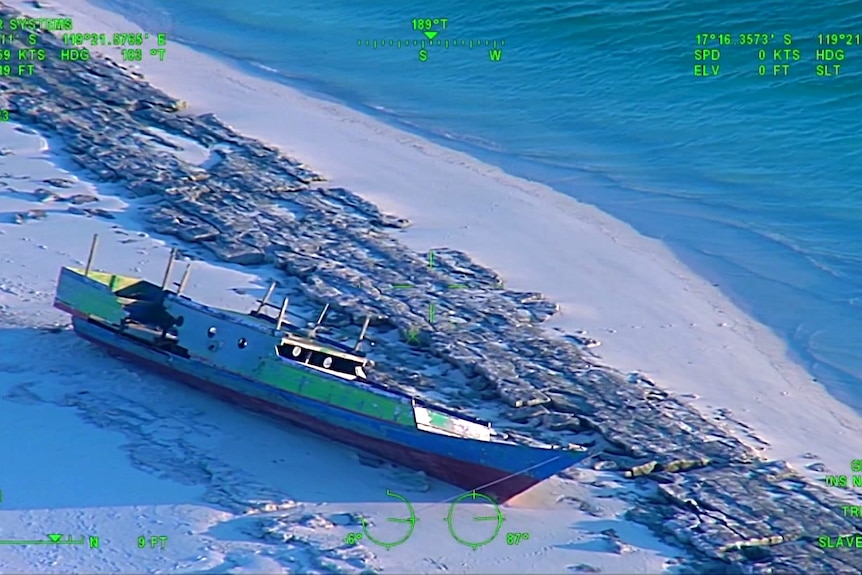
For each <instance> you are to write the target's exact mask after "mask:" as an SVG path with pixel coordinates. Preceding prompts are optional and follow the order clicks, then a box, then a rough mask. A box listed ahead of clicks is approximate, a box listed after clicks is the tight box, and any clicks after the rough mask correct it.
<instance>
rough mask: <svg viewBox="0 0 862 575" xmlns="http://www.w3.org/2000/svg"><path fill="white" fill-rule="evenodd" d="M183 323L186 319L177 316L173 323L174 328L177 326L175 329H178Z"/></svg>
mask: <svg viewBox="0 0 862 575" xmlns="http://www.w3.org/2000/svg"><path fill="white" fill-rule="evenodd" d="M184 323H186V318H184V317H183V316H179V317H178V318H177V319H176V321H174V325H175V326H177V327H180V326H181V325H183V324H184Z"/></svg>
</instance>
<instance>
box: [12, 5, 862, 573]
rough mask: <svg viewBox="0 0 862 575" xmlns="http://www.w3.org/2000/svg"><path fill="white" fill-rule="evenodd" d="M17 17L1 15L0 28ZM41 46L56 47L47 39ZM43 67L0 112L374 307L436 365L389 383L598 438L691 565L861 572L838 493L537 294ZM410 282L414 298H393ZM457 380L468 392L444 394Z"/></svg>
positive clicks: (123, 99) (331, 289) (390, 370)
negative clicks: (624, 361)
mask: <svg viewBox="0 0 862 575" xmlns="http://www.w3.org/2000/svg"><path fill="white" fill-rule="evenodd" d="M0 6H2V5H0ZM14 16H16V14H15V13H14V12H12V11H10V10H9V9H7V8H2V7H0V17H14ZM43 42H44V43H45V44H49V45H52V46H54V47H56V49H58V50H59V49H60V48H61V46H60V45H59V42H57V41H56V40H55V39H54V38H53V37H48V35H47V34H43ZM21 47H23V46H21ZM13 48H17V46H14V47H13ZM39 67H40V70H39V74H38V75H36V76H31V77H17V76H6V77H2V78H0V87H2V88H3V95H2V96H0V107H8V108H9V109H10V110H11V111H12V112H13V115H14V117H15V118H19V119H21V120H22V121H24V122H27V123H29V124H31V125H33V126H35V127H36V128H38V129H40V130H45V131H49V132H53V133H55V134H57V135H59V136H60V137H61V138H62V140H63V142H64V143H65V145H66V146H67V148H68V150H69V151H70V152H71V155H72V158H73V159H74V160H75V161H76V162H77V163H78V164H80V165H81V166H82V167H84V168H86V169H87V170H89V171H90V172H92V173H93V174H95V175H96V176H97V177H98V178H100V179H102V180H104V181H112V182H118V183H121V184H122V185H123V186H124V187H126V188H128V189H129V191H130V193H131V194H133V195H135V196H151V197H152V200H153V201H152V202H151V203H150V207H149V208H147V211H146V217H147V219H148V221H149V223H150V225H151V226H152V227H153V229H154V230H156V231H158V232H160V233H165V234H172V235H174V236H176V237H178V238H181V239H182V240H184V241H186V242H191V243H196V244H199V245H201V246H204V247H206V248H207V249H209V250H211V251H212V253H214V254H215V255H216V256H217V257H219V258H220V259H222V260H223V261H226V262H231V263H237V264H245V265H252V264H260V263H265V262H269V263H271V264H273V265H274V266H276V267H278V268H280V269H282V270H284V271H285V272H287V273H288V274H290V275H291V276H293V277H294V278H298V279H299V280H301V284H300V285H301V289H302V290H303V291H304V293H305V294H306V295H307V296H309V297H311V298H312V299H315V300H317V301H321V302H322V301H328V302H331V303H333V304H337V311H339V312H340V313H341V315H342V316H345V317H349V318H351V319H352V321H354V322H356V323H358V322H359V321H361V318H362V317H363V316H364V315H366V314H367V313H369V312H372V313H374V314H377V315H378V316H380V317H385V318H386V319H385V320H378V321H376V322H375V324H374V327H373V328H372V330H371V332H370V339H372V340H378V341H382V340H385V339H386V338H387V336H388V333H387V332H391V331H393V328H395V329H397V330H398V331H399V332H400V334H401V339H402V341H401V342H400V343H398V342H390V343H388V344H387V346H386V350H385V353H387V354H391V355H392V356H393V357H398V356H402V355H403V356H405V357H406V356H407V355H408V354H412V355H414V356H415V355H416V354H421V357H422V358H423V361H424V364H425V365H426V366H428V369H427V370H424V371H416V372H413V373H404V371H403V369H402V368H401V367H399V366H400V365H402V364H403V362H401V361H383V362H379V363H378V367H377V368H376V369H375V371H374V373H375V376H376V377H378V378H379V379H381V380H383V381H385V382H387V383H390V384H393V385H402V386H403V384H404V383H405V382H406V383H408V384H409V385H410V386H412V387H413V388H416V389H419V390H425V391H426V392H427V393H429V394H430V395H432V396H433V395H435V394H436V395H437V396H438V397H439V396H444V395H445V398H446V400H447V401H448V402H449V403H450V404H453V405H456V406H464V407H470V406H474V407H475V406H477V405H479V404H480V403H481V405H482V406H483V407H484V408H487V407H488V405H490V403H489V402H488V401H484V402H483V401H482V400H489V399H491V398H498V399H500V400H501V401H500V402H499V405H500V406H501V407H500V411H501V416H503V415H505V416H506V417H508V418H509V419H510V420H512V421H513V423H512V425H511V427H512V428H513V429H520V430H521V431H520V433H515V432H513V433H512V435H513V437H515V438H516V439H521V440H523V441H530V440H534V439H535V438H544V439H556V440H560V439H572V438H583V437H585V436H586V437H590V436H593V437H594V439H593V440H592V441H593V443H596V442H597V441H598V439H597V438H596V436H598V435H600V436H601V441H603V442H604V443H603V447H604V449H603V451H602V453H601V455H600V460H599V461H598V462H597V463H596V465H597V466H600V467H603V468H616V469H619V470H621V471H626V472H627V475H628V476H629V477H632V478H634V479H633V480H634V481H639V482H645V483H647V484H648V485H652V486H654V488H655V489H654V490H655V493H656V496H655V498H654V499H652V500H649V501H648V504H647V505H640V506H638V508H637V509H636V510H635V511H633V512H632V513H631V516H632V518H633V519H635V520H638V521H640V522H642V523H644V524H646V525H648V526H650V527H651V528H652V529H653V530H654V531H656V532H657V533H659V534H660V535H662V536H663V537H665V538H667V539H670V540H672V541H675V542H676V543H677V544H679V545H682V546H685V547H686V548H687V549H689V550H691V551H692V552H693V554H694V556H695V557H696V560H695V561H694V562H693V563H690V564H689V565H688V567H690V568H691V569H693V570H695V571H699V572H704V571H708V572H715V571H717V570H721V571H725V570H729V569H731V568H732V569H734V570H736V571H737V572H752V573H754V572H767V571H768V570H769V569H773V570H777V571H780V572H793V573H796V572H798V573H809V572H823V571H829V572H840V573H851V572H854V573H855V572H859V571H858V567H854V565H855V564H858V561H856V563H854V560H853V559H852V557H851V553H852V552H848V551H847V549H846V548H845V549H834V550H829V551H828V552H827V551H821V550H820V549H819V548H818V547H817V546H816V543H813V542H812V541H811V538H816V537H817V536H819V535H838V534H847V533H851V532H854V531H856V532H858V531H859V530H860V528H862V522H860V521H859V520H858V519H855V518H854V519H852V520H851V519H848V518H844V517H842V516H840V515H839V513H840V503H839V502H838V501H837V500H835V499H834V498H832V497H831V496H830V494H828V493H827V492H826V491H825V490H824V489H822V488H819V487H818V486H816V485H814V484H813V483H811V482H810V481H808V480H807V479H804V478H802V477H801V476H799V475H797V474H796V473H795V472H793V471H791V470H789V469H787V468H786V466H784V464H783V463H776V462H765V461H763V460H762V459H761V458H759V457H758V456H757V455H756V454H755V453H754V452H753V451H752V450H751V449H750V448H748V447H746V446H745V445H743V444H742V443H740V442H739V441H738V440H736V439H735V438H734V437H732V436H731V435H730V433H729V432H727V431H726V430H725V429H724V428H722V427H720V426H718V425H716V424H714V423H712V422H711V421H709V420H707V419H705V418H704V417H703V416H702V415H701V414H700V413H699V412H697V411H696V410H694V409H693V408H692V407H691V406H689V405H687V404H685V403H682V402H681V401H679V400H677V399H675V398H673V397H671V396H669V395H668V394H667V393H666V392H664V391H662V390H661V389H659V388H658V387H657V386H656V385H655V384H653V383H652V382H650V381H648V380H646V379H644V378H642V377H633V378H626V377H625V376H624V375H622V374H620V373H618V372H616V371H614V370H612V369H609V368H606V367H602V366H599V365H596V364H595V362H593V361H591V359H590V356H589V355H588V354H586V353H585V352H584V350H583V349H582V347H584V346H586V345H590V344H595V343H597V342H595V341H594V340H589V338H584V337H583V334H581V335H579V337H580V338H581V339H580V340H576V342H581V343H582V344H583V345H578V344H573V343H572V342H571V341H567V340H566V339H564V338H557V337H553V336H551V335H549V334H548V333H547V332H546V331H545V330H543V329H542V328H541V326H540V323H541V322H542V321H543V320H545V319H547V318H548V317H549V316H550V315H551V314H553V313H554V311H555V310H556V306H554V305H553V304H552V303H550V302H548V301H546V300H545V299H544V298H543V297H542V296H541V294H537V293H523V292H515V291H512V290H508V289H505V288H504V287H503V286H502V284H501V282H500V278H499V277H498V276H496V274H494V273H493V272H492V271H491V270H487V269H483V268H481V267H479V266H477V265H475V264H474V263H473V262H472V261H470V259H469V258H468V257H467V256H466V255H464V254H462V253H460V252H455V251H448V250H437V251H436V252H435V253H436V258H435V266H434V267H433V268H431V267H429V266H428V265H427V260H426V259H425V258H424V257H420V256H419V255H417V254H411V253H410V252H409V251H408V250H406V249H405V248H404V247H403V246H401V245H400V244H399V243H398V242H397V241H396V240H395V239H393V237H392V236H391V234H390V233H388V232H387V228H400V227H404V226H406V225H407V224H408V222H406V221H404V220H402V219H399V218H397V217H393V216H389V215H385V214H381V213H380V212H379V210H377V208H376V207H374V206H373V205H372V204H370V203H368V202H366V201H364V200H362V199H361V198H359V197H357V196H355V195H354V194H352V193H350V192H349V191H348V190H344V189H339V188H327V187H325V186H323V185H321V184H320V183H319V182H321V178H319V177H318V176H316V175H315V174H313V173H312V172H310V171H309V170H307V169H305V168H304V167H303V166H302V165H301V164H300V163H299V162H296V161H294V160H291V159H289V158H286V157H284V156H283V155H282V154H280V153H279V152H278V150H276V149H275V148H273V147H271V146H267V145H265V144H262V143H260V142H257V141H254V140H251V139H248V138H245V137H243V136H240V135H238V134H237V133H235V132H234V131H233V130H231V129H230V128H229V127H227V126H225V125H224V124H223V123H221V122H220V121H219V120H218V119H217V118H215V117H214V116H212V115H207V116H189V115H184V114H182V113H180V112H179V109H180V108H181V106H178V104H177V102H176V101H174V100H172V99H171V98H169V97H168V96H166V95H165V94H163V93H161V92H159V91H157V90H156V89H154V88H152V87H151V86H149V85H147V84H146V83H144V82H143V81H141V80H139V79H136V78H135V77H134V76H133V75H131V74H129V73H128V72H126V71H124V70H123V69H122V68H120V67H119V66H117V65H116V64H113V63H112V62H110V61H107V60H105V59H102V58H98V57H97V58H93V59H90V60H87V61H77V62H61V61H59V60H57V59H49V60H46V61H43V62H41V63H40V64H39ZM153 127H156V128H159V129H161V130H163V131H165V132H167V133H170V134H174V135H177V136H183V137H185V138H188V139H190V140H193V141H195V142H198V143H200V144H202V145H204V146H206V147H208V148H210V149H211V150H213V155H216V156H217V161H214V162H212V161H211V162H208V163H207V165H206V166H194V165H191V164H189V163H187V162H185V161H183V160H181V159H180V158H179V157H178V156H177V155H176V154H174V153H172V152H170V151H169V150H165V149H164V146H162V147H157V146H153V145H150V144H148V143H147V138H142V137H140V136H141V135H142V134H152V131H151V130H152V128H153ZM402 283H410V284H411V286H413V287H411V288H408V289H398V288H395V287H393V284H402ZM456 285H457V287H453V286H456ZM431 303H433V304H434V305H435V310H436V319H435V322H434V323H433V324H432V323H430V322H429V318H428V313H429V312H428V310H429V305H430V304H431ZM378 347H381V346H378ZM441 360H442V362H445V365H448V366H449V372H448V373H447V374H446V376H445V378H443V377H441V376H440V375H439V374H440V373H441V371H440V365H441ZM432 368H433V369H432ZM435 369H436V370H437V371H435ZM444 371H445V369H444ZM447 381H463V385H462V386H460V388H459V389H458V390H453V389H441V384H442V385H445V384H446V383H447ZM443 392H446V393H445V394H444V393H443ZM854 569H856V570H854Z"/></svg>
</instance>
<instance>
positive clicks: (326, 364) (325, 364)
mask: <svg viewBox="0 0 862 575" xmlns="http://www.w3.org/2000/svg"><path fill="white" fill-rule="evenodd" d="M323 367H325V368H326V369H329V368H330V367H332V358H331V357H327V358H326V359H324V360H323Z"/></svg>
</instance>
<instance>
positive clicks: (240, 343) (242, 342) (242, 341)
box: [236, 337, 248, 349]
mask: <svg viewBox="0 0 862 575" xmlns="http://www.w3.org/2000/svg"><path fill="white" fill-rule="evenodd" d="M247 345H248V342H247V341H246V340H245V338H244V337H241V338H239V341H237V342H236V346H237V347H238V348H240V349H245V346H247Z"/></svg>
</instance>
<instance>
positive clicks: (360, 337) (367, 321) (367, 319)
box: [353, 315, 371, 351]
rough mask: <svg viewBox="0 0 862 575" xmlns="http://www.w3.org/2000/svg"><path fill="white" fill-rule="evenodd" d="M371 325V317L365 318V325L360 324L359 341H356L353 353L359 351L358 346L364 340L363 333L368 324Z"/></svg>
mask: <svg viewBox="0 0 862 575" xmlns="http://www.w3.org/2000/svg"><path fill="white" fill-rule="evenodd" d="M370 323H371V316H370V315H367V316H365V323H363V324H362V331H361V332H359V339H357V340H356V345H354V346H353V351H357V350H358V349H359V344H360V343H362V340H363V339H365V332H367V331H368V324H370Z"/></svg>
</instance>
